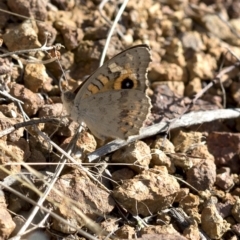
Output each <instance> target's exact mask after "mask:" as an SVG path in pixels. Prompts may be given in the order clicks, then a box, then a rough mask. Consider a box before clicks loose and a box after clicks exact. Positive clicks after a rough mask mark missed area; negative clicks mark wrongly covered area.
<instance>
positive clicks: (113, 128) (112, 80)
mask: <svg viewBox="0 0 240 240" xmlns="http://www.w3.org/2000/svg"><path fill="white" fill-rule="evenodd" d="M150 61H151V59H150V50H149V47H148V46H147V45H138V46H135V47H132V48H130V49H127V50H125V51H123V52H121V53H120V54H118V55H116V56H115V57H113V58H112V59H110V60H109V61H107V62H106V63H104V65H103V66H102V67H100V68H98V69H97V70H96V71H95V72H94V73H93V74H92V75H91V76H90V77H89V78H88V79H87V80H86V81H85V82H84V83H83V84H82V85H81V86H80V89H79V90H78V92H77V94H76V95H75V94H74V93H71V92H65V93H63V95H62V100H63V104H64V106H65V108H66V110H67V112H68V113H69V114H70V116H71V118H72V119H73V120H74V121H77V122H79V123H81V122H85V123H86V125H87V126H88V128H89V129H90V130H91V132H92V133H93V134H94V135H95V136H96V137H98V138H100V139H103V138H105V137H107V138H120V139H127V138H128V137H129V136H132V135H137V134H139V131H140V129H141V127H142V126H143V123H144V121H145V120H146V118H147V116H148V114H149V111H150V107H151V104H150V99H149V98H148V96H147V95H146V88H147V76H146V75H147V68H148V64H149V62H150Z"/></svg>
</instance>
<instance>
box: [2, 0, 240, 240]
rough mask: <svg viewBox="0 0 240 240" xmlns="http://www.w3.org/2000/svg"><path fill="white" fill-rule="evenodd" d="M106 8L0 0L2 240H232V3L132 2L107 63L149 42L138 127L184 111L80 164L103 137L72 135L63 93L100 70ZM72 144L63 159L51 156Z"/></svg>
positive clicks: (236, 41)
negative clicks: (142, 120) (147, 107)
mask: <svg viewBox="0 0 240 240" xmlns="http://www.w3.org/2000/svg"><path fill="white" fill-rule="evenodd" d="M101 4H103V3H102V2H101V1H99V0H95V1H88V0H87V1H80V0H79V1H77V0H76V1H74V0H52V1H50V0H45V1H44V0H30V1H24V0H2V1H1V2H0V11H1V12H0V40H1V43H2V46H1V47H0V83H1V88H0V95H1V98H0V116H1V117H0V130H1V131H0V136H1V138H0V149H1V151H0V163H1V164H0V180H1V182H0V186H1V195H0V196H1V201H0V204H1V211H0V239H9V238H11V237H14V236H16V234H17V233H18V234H20V235H23V236H22V239H33V238H37V239H59V238H61V239H142V240H143V239H144V240H146V239H149V240H150V239H231V240H235V239H239V238H240V175H239V174H240V155H239V154H240V134H239V130H240V121H239V118H236V116H235V117H233V116H232V115H227V116H226V114H225V112H224V111H220V110H223V109H236V108H238V107H239V103H240V90H239V89H240V82H239V59H238V57H239V56H240V37H239V36H240V2H239V0H228V1H223V0H218V1H217V0H215V1H214V0H203V1H200V0H189V1H177V0H171V1H170V0H169V1H157V0H145V1H144V0H138V1H133V0H129V1H128V2H127V5H126V7H125V9H124V11H123V12H122V13H121V17H120V19H119V21H118V24H117V26H116V28H115V31H114V34H113V36H112V37H111V40H110V44H109V45H108V46H107V59H109V58H111V57H113V56H115V55H116V54H117V53H119V52H121V51H123V50H125V49H127V48H129V47H131V46H134V45H138V44H147V45H149V46H150V48H151V55H152V62H151V63H150V65H149V74H148V78H149V87H150V88H149V89H148V91H147V94H148V96H149V97H150V98H151V102H152V106H153V107H152V109H151V115H150V116H149V118H148V121H147V125H149V126H155V125H156V124H158V123H160V122H164V121H168V122H169V120H173V119H175V120H174V121H177V120H178V119H181V117H182V116H183V115H184V116H185V115H186V114H188V113H192V115H191V119H190V120H189V124H188V125H187V127H178V128H176V127H173V128H172V130H170V129H168V130H167V131H166V130H165V131H164V132H161V133H160V134H159V133H158V134H151V136H148V137H147V138H143V139H141V140H138V141H134V142H132V143H130V144H127V145H126V144H125V146H124V147H121V148H120V147H118V146H119V145H117V144H115V143H116V142H114V144H115V145H116V146H117V147H116V151H113V150H112V152H111V153H110V154H108V155H106V152H103V153H102V154H101V158H99V159H97V161H96V160H95V161H94V162H92V161H91V162H89V161H90V160H89V158H88V156H89V154H90V153H92V152H94V151H95V150H96V149H97V148H99V147H102V146H105V144H106V142H103V141H100V140H99V139H97V138H95V137H94V136H93V135H92V134H91V133H90V131H83V132H82V133H81V134H80V136H78V138H73V136H74V134H75V133H76V131H77V128H78V124H77V123H76V122H73V121H72V120H71V119H69V118H66V117H65V118H63V117H62V116H64V115H66V112H65V110H64V109H63V105H62V101H61V97H60V96H61V89H60V87H59V86H60V85H61V86H62V87H63V88H64V89H66V88H70V89H72V90H74V89H76V88H77V87H78V86H79V85H80V84H81V82H82V81H83V80H84V79H85V78H86V76H87V75H90V74H91V73H93V71H94V70H96V69H97V68H98V67H99V61H100V58H101V54H102V52H103V49H104V47H105V46H106V44H107V41H106V39H107V37H108V36H109V29H110V27H111V25H112V21H114V19H115V18H116V16H117V14H118V13H119V12H120V8H121V4H122V3H121V2H119V1H109V2H106V3H105V4H104V5H101ZM6 11H7V12H6ZM46 40H47V43H46ZM63 73H65V79H67V81H63V82H62V83H61V84H60V79H64V78H63ZM66 82H67V83H66ZM193 99H194V100H193ZM199 111H204V113H205V114H206V115H204V114H203V113H202V116H203V121H202V122H201V124H199V122H198V120H199V117H198V115H197V112H199ZM236 112H237V113H238V112H239V109H238V110H236ZM195 113H196V114H195ZM186 116H188V115H186ZM207 116H213V120H211V121H210V120H208V118H207ZM46 117H48V118H51V119H52V117H55V119H54V120H51V122H46V121H49V120H45V122H44V120H43V119H46ZM38 119H40V122H41V123H39V122H36V121H37V120H38ZM221 119H225V120H221ZM29 120H35V122H32V123H31V125H29V123H25V125H20V126H19V125H16V124H18V123H23V122H28V121H29ZM96 121H98V119H96ZM174 121H172V123H173V124H174ZM196 123H198V124H196ZM13 126H14V127H15V128H13V129H11V128H12V127H13ZM156 126H158V125H156ZM184 126H186V125H184ZM170 128H171V125H170ZM6 130H7V131H8V132H6ZM13 130H15V131H13ZM43 133H45V135H43ZM47 136H48V137H49V138H48V137H47ZM76 139H77V140H76ZM71 141H75V142H74V146H75V147H74V149H73V154H72V157H73V158H74V159H68V160H67V162H63V160H62V159H60V156H61V153H60V152H59V149H57V147H58V146H59V147H61V148H62V149H64V150H66V149H67V146H68V144H69V143H70V142H71ZM54 144H56V145H54ZM106 146H109V145H106ZM59 163H62V164H61V165H60V167H61V166H64V168H63V169H60V168H59V167H57V165H58V164H59ZM54 173H55V174H58V175H57V176H55V177H54ZM53 181H55V182H53ZM50 182H51V183H52V185H51V186H50ZM48 189H49V192H47V193H46V191H47V190H48ZM44 192H45V193H46V194H45V196H44V195H42V193H44ZM45 198H46V199H45ZM39 199H41V202H38V206H39V207H40V208H41V211H39V212H38V213H37V215H34V213H33V212H32V210H33V209H36V206H37V205H36V202H37V201H39ZM27 220H28V221H27ZM18 239H20V238H18Z"/></svg>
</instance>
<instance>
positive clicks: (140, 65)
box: [75, 44, 151, 101]
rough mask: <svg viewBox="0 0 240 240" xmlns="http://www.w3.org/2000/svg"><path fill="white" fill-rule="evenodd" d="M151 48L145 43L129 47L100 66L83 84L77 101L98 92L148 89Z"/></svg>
mask: <svg viewBox="0 0 240 240" xmlns="http://www.w3.org/2000/svg"><path fill="white" fill-rule="evenodd" d="M150 61H151V56H150V48H149V47H148V46H147V45H145V44H143V45H137V46H134V47H132V48H129V49H127V50H125V51H123V52H121V53H119V54H118V55H116V56H114V57H113V58H111V59H110V60H108V61H107V62H105V63H104V65H103V66H101V67H100V68H98V69H97V70H96V71H95V72H94V73H93V74H92V75H91V76H90V77H89V78H88V79H87V80H86V81H85V82H84V83H83V84H82V85H81V86H80V89H79V91H78V93H77V95H76V98H75V99H76V101H79V100H80V99H84V98H87V97H88V96H90V95H92V94H96V93H97V92H105V91H109V90H120V89H138V90H141V91H145V90H146V83H147V68H148V65H149V62H150Z"/></svg>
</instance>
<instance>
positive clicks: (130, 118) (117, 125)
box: [74, 89, 150, 139]
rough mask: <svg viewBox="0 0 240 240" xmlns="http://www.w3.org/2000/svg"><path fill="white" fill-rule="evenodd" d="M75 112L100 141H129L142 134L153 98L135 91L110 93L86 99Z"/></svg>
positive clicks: (102, 93)
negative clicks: (106, 138) (108, 138)
mask: <svg viewBox="0 0 240 240" xmlns="http://www.w3.org/2000/svg"><path fill="white" fill-rule="evenodd" d="M74 109H75V110H74V112H76V113H77V115H76V116H75V117H77V121H78V122H79V121H81V120H83V121H84V122H85V123H86V125H87V126H88V127H89V129H90V130H91V132H92V133H93V134H94V135H95V136H96V137H98V138H99V139H102V138H104V137H110V138H120V139H127V138H128V137H129V136H132V135H137V134H139V130H140V128H141V127H142V126H143V122H144V121H145V120H146V116H147V115H148V114H149V111H150V99H149V98H148V97H147V96H146V94H145V93H144V92H142V91H139V90H135V89H133V90H131V91H129V90H125V89H122V90H115V91H113V90H111V91H109V92H108V94H106V93H105V92H99V93H97V94H94V95H91V96H90V97H88V98H86V99H83V100H82V101H81V102H80V104H78V105H74Z"/></svg>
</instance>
